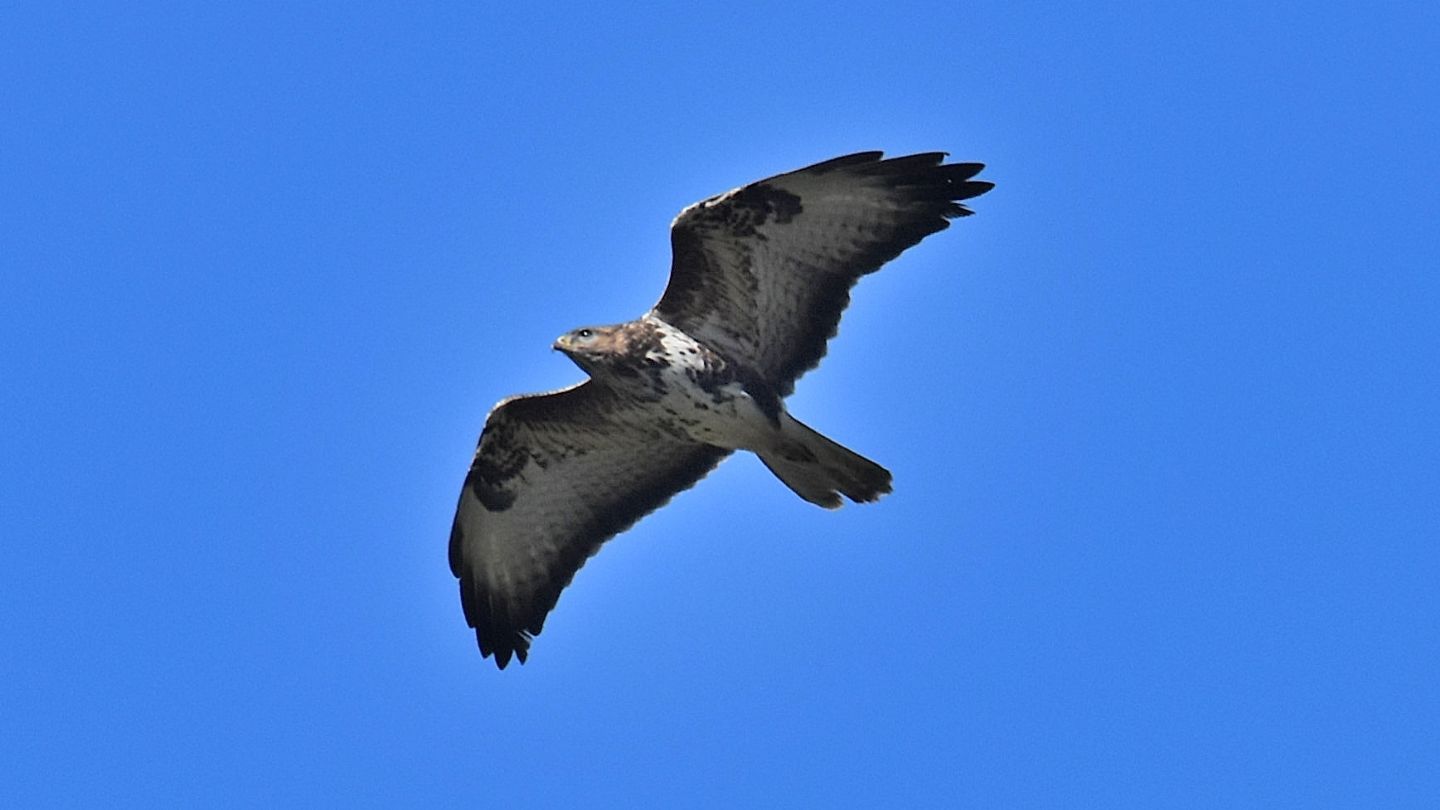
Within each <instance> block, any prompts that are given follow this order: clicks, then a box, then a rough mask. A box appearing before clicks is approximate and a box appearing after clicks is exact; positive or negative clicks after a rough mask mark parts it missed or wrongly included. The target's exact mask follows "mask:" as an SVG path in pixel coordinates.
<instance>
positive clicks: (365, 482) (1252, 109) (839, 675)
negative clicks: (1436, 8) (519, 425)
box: [0, 0, 1440, 807]
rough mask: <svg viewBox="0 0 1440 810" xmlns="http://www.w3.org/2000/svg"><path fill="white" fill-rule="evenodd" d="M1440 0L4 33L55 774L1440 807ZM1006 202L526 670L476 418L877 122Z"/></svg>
mask: <svg viewBox="0 0 1440 810" xmlns="http://www.w3.org/2000/svg"><path fill="white" fill-rule="evenodd" d="M1437 52H1440V16H1437V15H1436V14H1434V13H1433V10H1430V9H1428V8H1427V7H1426V4H1422V3H1409V4H1406V3H1394V4H1338V3H1332V4H1326V3H1318V4H1314V3H1305V4H1302V3H1271V4H1255V3H1238V2H1237V3H1229V2H1213V0H1211V1H1209V2H1178V3H1164V4H1161V3H1137V2H1092V3H1085V4H1071V5H1068V6H1060V5H1058V4H1055V5H1052V4H1030V3H987V2H976V3H965V4H956V3H904V2H901V3H898V4H892V5H890V6H887V7H885V8H883V9H881V8H880V7H878V6H872V5H869V4H867V5H863V6H851V5H844V4H838V5H837V4H807V3H790V4H783V5H777V4H750V3H744V2H731V3H725V4H698V5H682V4H636V5H635V6H633V7H629V8H620V7H603V8H602V7H601V6H599V5H595V6H588V5H587V6H579V5H566V4H549V5H543V6H535V7H531V8H529V9H528V10H523V11H521V10H515V9H507V10H495V9H494V8H493V5H492V4H482V3H475V2H468V3H458V2H457V3H420V4H416V3H392V4H376V3H355V4H318V5H309V4H279V3H265V4H248V5H244V6H242V7H233V6H229V5H223V4H209V5H206V4H183V3H154V2H145V1H144V0H141V1H140V2H133V3H126V4H123V5H122V4H103V5H102V4H96V5H87V4H83V3H80V4H70V5H68V6H62V5H61V4H41V3H28V4H18V5H16V4H11V5H9V6H7V8H6V9H5V10H4V11H0V75H4V76H5V77H6V78H5V80H4V81H3V83H0V108H3V111H4V112H3V115H0V178H3V187H4V199H5V201H6V202H5V205H4V209H5V210H4V212H3V213H0V222H3V233H4V237H3V240H4V245H3V248H0V265H3V268H4V293H3V296H0V346H3V351H0V414H3V415H4V419H3V420H0V483H3V487H0V538H3V542H0V615H3V617H4V619H3V622H0V649H3V654H0V727H3V728H4V729H5V731H4V733H3V734H0V797H7V799H8V800H7V802H6V803H7V805H10V806H17V807H18V806H65V805H69V806H87V807H88V806H127V805H130V806H157V805H159V806H166V805H170V806H174V805H177V804H178V805H191V806H200V805H205V806H212V805H214V806H224V805H239V806H317V805H319V806H422V805H427V804H428V805H433V806H461V805H463V806H475V805H477V804H479V805H481V806H499V807H505V806H515V805H517V804H519V803H521V802H525V803H527V804H533V805H537V806H580V805H585V806H626V807H633V806H666V805H669V806H674V805H675V803H676V802H681V801H683V804H684V805H689V806H708V805H714V806H795V807H815V806H830V807H839V806H871V807H873V806H942V805H959V806H975V807H1027V806H1029V807H1055V806H1105V807H1117V806H1138V807H1155V806H1211V807H1220V806H1223V807H1233V806H1257V807H1258V806H1265V807H1273V806H1323V805H1329V804H1334V805H1349V806H1390V807H1395V806H1407V805H1408V806H1434V802H1435V801H1436V800H1437V794H1440V777H1437V776H1436V774H1437V773H1440V768H1436V763H1437V761H1440V698H1437V692H1436V689H1435V679H1436V671H1437V663H1440V630H1437V627H1440V596H1437V587H1436V583H1437V581H1440V551H1437V548H1436V539H1437V536H1440V507H1437V502H1440V472H1437V460H1440V428H1437V420H1436V418H1435V403H1436V399H1437V395H1440V373H1437V347H1440V328H1437V325H1436V324H1437V320H1440V284H1437V281H1436V271H1437V268H1440V240H1437V237H1436V233H1437V225H1436V221H1437V214H1440V204H1437V203H1440V191H1437V188H1440V183H1437V180H1440V159H1437V150H1436V139H1435V133H1436V131H1437V121H1440V102H1437V95H1436V93H1435V88H1436V87H1437V86H1440V58H1437V57H1436V55H1435V54H1436V53H1437ZM875 148H878V149H885V150H887V151H889V152H892V153H905V152H910V151H925V150H936V149H939V150H946V151H949V152H951V153H952V155H953V157H954V159H957V160H979V161H983V162H986V163H988V164H989V165H990V168H989V169H988V170H987V171H986V174H985V177H986V178H987V179H989V180H992V181H994V182H995V183H996V184H997V188H996V190H995V191H993V192H992V193H991V194H989V195H987V196H985V197H983V198H981V199H979V200H976V201H975V208H976V210H977V212H978V215H977V216H975V217H972V218H969V219H967V220H965V221H962V222H958V223H956V225H955V227H953V228H952V229H950V230H949V231H947V232H945V233H943V234H940V235H938V236H936V237H934V238H932V239H930V240H928V241H927V242H925V243H924V244H923V245H921V246H920V247H918V248H916V249H914V250H912V251H911V252H909V253H907V254H906V255H905V256H904V257H902V259H901V260H899V261H897V262H896V263H895V264H893V265H891V266H889V267H887V269H886V270H885V271H884V272H882V273H880V274H878V275H876V276H873V277H870V278H868V279H866V280H865V281H864V282H862V283H861V285H860V286H859V288H858V289H857V290H856V295H855V303H854V306H853V307H852V308H851V310H850V312H849V313H848V314H847V317H846V319H845V321H844V322H843V324H842V328H841V333H840V336H839V338H838V339H837V340H836V341H835V342H834V343H833V344H832V346H831V354H830V357H829V358H827V360H826V361H825V363H824V364H823V365H822V366H821V368H820V369H819V370H818V371H816V372H814V373H813V374H812V375H810V376H808V377H806V378H805V380H804V381H803V382H802V383H801V385H800V386H799V389H798V391H797V392H796V394H795V396H794V397H793V398H792V399H791V400H790V405H791V408H792V410H793V411H794V412H795V413H797V414H798V415H800V416H801V417H802V418H803V419H805V420H806V421H807V422H809V423H811V424H812V425H814V426H816V427H817V428H819V429H821V430H823V431H824V432H826V433H827V434H829V435H831V436H833V437H834V438H836V439H837V440H839V441H842V442H843V443H845V444H847V445H849V446H851V447H853V448H855V449H856V450H858V451H860V452H862V453H864V454H866V455H868V456H870V457H872V458H874V459H876V460H877V461H879V462H881V463H883V464H885V465H886V466H887V467H889V468H890V469H891V470H892V471H893V472H894V474H895V479H896V481H895V492H894V494H893V495H891V496H889V497H887V498H886V499H885V500H883V501H882V502H880V503H879V504H876V505H872V506H865V507H847V508H845V509H841V510H839V511H838V512H836V513H827V512H824V511H822V510H819V509H816V508H814V507H812V506H810V505H808V504H805V503H803V502H801V501H800V500H799V499H797V498H795V497H794V496H793V495H792V494H791V493H789V492H788V491H787V490H786V489H785V488H784V487H782V486H781V485H779V484H778V483H777V482H776V481H775V480H773V479H772V478H771V476H770V475H769V474H768V473H767V472H766V471H765V470H764V469H763V468H762V467H761V466H760V465H759V464H758V463H757V462H756V461H755V460H754V459H753V458H749V457H737V458H735V459H732V460H731V461H728V462H727V463H726V464H724V465H723V466H722V467H721V468H720V469H719V470H718V471H717V472H716V473H714V474H713V475H712V476H711V477H710V478H708V479H707V480H706V481H704V482H703V483H702V485H701V486H699V487H697V488H696V489H695V490H693V491H691V492H688V493H686V494H684V495H682V496H680V497H679V498H677V499H676V500H675V501H674V502H673V503H672V504H671V505H670V506H668V507H667V508H666V509H664V510H663V511H661V512H659V513H657V514H655V515H652V516H651V517H649V518H647V519H646V520H644V521H642V522H641V523H640V524H639V525H638V526H636V527H635V528H634V529H633V530H631V531H630V532H628V533H626V534H624V535H622V536H621V537H620V538H618V539H616V540H615V541H612V543H611V544H609V545H608V546H606V548H605V550H604V551H603V552H602V553H601V554H600V555H599V556H598V557H596V558H595V559H594V560H592V561H591V562H590V564H589V565H587V566H586V568H585V569H584V570H583V571H582V572H581V573H580V575H579V576H578V578H577V579H576V582H575V584H574V585H573V586H572V587H571V588H570V589H569V590H568V591H567V592H566V593H565V594H564V596H563V597H562V599H561V601H560V604H559V606H558V608H557V610H556V611H555V612H554V613H553V614H552V615H551V617H550V621H549V623H548V624H547V627H546V630H545V633H544V634H543V635H542V636H540V637H539V638H538V639H537V641H536V643H535V647H534V650H533V655H532V657H531V660H530V663H529V664H527V665H526V666H524V667H513V666H512V667H511V668H510V669H508V670H506V671H505V672H499V671H497V670H496V669H495V668H494V666H493V665H492V664H491V663H490V662H488V661H482V660H481V658H480V656H479V653H478V652H477V650H476V649H475V646H474V639H473V636H472V635H471V633H470V632H469V631H468V630H467V629H466V628H465V626H464V622H463V619H462V617H461V615H460V609H459V605H458V599H457V596H456V590H455V586H454V583H453V580H452V579H451V576H450V573H449V571H448V569H447V566H446V558H445V544H446V540H447V536H448V530H449V524H450V519H451V516H452V513H453V508H454V504H455V497H456V494H457V492H458V488H459V485H460V481H461V478H462V476H463V474H464V471H465V469H466V467H467V465H468V463H469V459H470V455H471V453H472V451H473V448H474V442H475V439H476V436H477V434H478V432H479V429H480V426H481V424H482V421H483V419H484V416H485V413H486V411H487V410H488V409H489V407H490V406H491V405H492V404H493V403H494V402H495V401H496V400H498V399H500V398H501V397H503V396H506V395H509V394H511V393H516V392H522V391H534V390H541V389H545V388H550V387H555V386H559V385H564V384H567V383H569V382H572V381H574V380H576V379H578V378H579V372H578V370H577V369H575V368H574V367H573V366H572V365H571V364H570V363H569V362H568V361H566V360H565V359H564V358H563V357H560V356H558V355H555V354H554V353H552V352H551V351H550V350H549V345H550V341H551V340H552V339H553V338H554V337H555V336H556V335H558V334H560V333H561V332H563V331H566V330H568V329H570V328H572V327H574V326H577V325H582V324H588V323H595V322H608V321H615V320H622V319H626V318H630V317H633V316H635V315H638V314H639V313H641V312H643V311H644V310H645V309H646V308H648V307H649V306H650V304H652V303H653V302H654V300H655V299H656V298H657V297H658V296H659V293H660V290H661V289H662V287H663V285H664V280H665V274H666V272H667V268H668V263H669V255H668V251H669V247H668V241H667V231H666V226H667V224H668V223H669V220H670V218H671V217H672V216H673V215H674V214H675V213H676V212H677V211H679V209H680V208H681V207H683V206H684V205H686V204H688V203H690V202H693V201H695V200H698V199H700V198H702V197H704V196H708V195H710V194H714V193H717V192H720V191H724V190H726V189H728V188H730V187H732V186H734V185H737V184H739V183H742V182H745V181H749V180H753V179H758V178H760V177H763V176H766V175H768V174H772V173H776V172H780V171H784V170H787V169H791V168H795V167H798V166H801V165H805V164H807V163H810V162H814V161H817V160H821V159H825V158H829V157H833V156H835V155H839V154H843V153H846V152H851V151H857V150H861V149H875Z"/></svg>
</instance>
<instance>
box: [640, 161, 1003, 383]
mask: <svg viewBox="0 0 1440 810" xmlns="http://www.w3.org/2000/svg"><path fill="white" fill-rule="evenodd" d="M882 157H883V156H882V154H881V153H880V152H862V153H859V154H854V155H848V156H846V157H840V158H835V159H833V160H827V161H825V162H824V163H817V164H815V165H814V166H809V167H807V168H804V169H799V170H797V171H793V172H789V173H787V174H781V175H777V176H775V177H771V178H769V179H767V180H761V181H759V182H755V183H751V184H749V185H747V186H742V187H740V188H737V189H735V190H734V191H730V192H728V193H725V194H721V195H719V196H717V197H712V198H710V199H708V200H705V201H703V202H699V203H696V204H695V205H692V206H690V207H688V208H686V209H685V210H684V211H681V212H680V215H679V216H678V217H676V219H675V222H674V223H673V224H672V225H671V227H670V241H671V249H672V251H673V254H674V255H673V260H672V264H671V268H670V282H669V284H668V286H667V287H666V288H665V294H664V295H663V296H662V297H661V299H660V302H659V303H658V304H656V305H655V310H654V311H655V313H656V314H657V315H659V316H660V317H661V318H662V319H664V320H665V321H666V322H668V323H670V324H672V325H674V326H676V327H679V328H680V329H681V330H682V331H684V332H686V333H687V334H689V335H690V336H692V337H695V338H697V339H699V340H701V341H702V342H706V343H708V344H710V345H711V346H713V347H715V348H718V349H721V350H722V351H724V352H725V353H726V354H727V355H728V356H729V357H730V358H731V359H733V360H736V361H738V362H740V363H742V364H745V365H747V366H749V367H750V368H751V369H753V370H754V371H755V372H757V373H758V374H759V375H760V376H761V377H762V378H764V379H765V380H767V381H768V382H769V383H771V384H772V385H774V387H775V389H776V391H777V393H779V394H780V395H781V396H784V395H786V394H789V393H790V392H791V390H792V389H793V387H794V382H795V380H796V379H797V378H798V377H799V376H800V375H801V374H803V373H805V372H806V371H808V370H809V369H811V368H814V367H815V365H816V364H817V363H819V362H820V358H821V357H824V355H825V345H826V342H827V341H829V339H830V338H831V337H833V336H834V335H835V330H836V327H837V326H838V324H839V322H840V313H841V312H843V311H844V309H845V307H846V306H847V305H848V304H849V302H850V288H851V287H853V286H854V285H855V282H856V281H857V280H859V278H860V277H861V276H863V275H865V274H866V273H871V272H874V271H875V270H877V269H879V268H880V266H881V265H882V264H884V263H885V262H888V261H890V260H891V259H893V258H895V257H896V256H898V255H900V253H901V251H903V250H905V249H906V248H908V247H910V246H912V245H914V244H916V243H917V242H919V241H920V240H921V239H924V238H925V237H926V236H929V235H930V234H932V233H935V232H936V231H939V230H943V229H944V228H946V227H948V226H949V224H950V223H949V220H950V219H952V218H954V217H961V216H965V215H967V214H970V213H971V211H970V210H969V209H968V208H966V207H965V206H963V205H961V204H960V203H959V202H958V201H959V200H965V199H969V198H971V197H976V196H979V195H981V194H984V193H985V192H986V191H989V190H990V189H991V188H992V184H991V183H987V182H984V181H979V180H972V179H971V178H972V177H974V176H975V175H976V174H978V173H979V172H980V170H981V168H983V166H982V164H979V163H952V164H949V165H942V163H941V161H943V160H944V158H945V154H944V153H943V152H929V153H925V154H919V155H909V156H906V157H899V158H891V159H889V160H883V159H882Z"/></svg>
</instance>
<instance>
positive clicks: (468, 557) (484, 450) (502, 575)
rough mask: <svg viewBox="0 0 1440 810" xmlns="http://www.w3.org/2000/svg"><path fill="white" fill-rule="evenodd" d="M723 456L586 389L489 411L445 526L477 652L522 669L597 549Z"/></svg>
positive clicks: (600, 390) (527, 398)
mask: <svg viewBox="0 0 1440 810" xmlns="http://www.w3.org/2000/svg"><path fill="white" fill-rule="evenodd" d="M728 454H729V451H728V450H724V449H721V448H718V447H712V446H710V445H705V444H698V443H696V442H693V441H690V440H688V439H684V438H681V437H679V436H675V435H671V434H669V433H667V432H665V431H664V430H663V429H662V428H661V427H660V426H659V425H657V423H656V422H655V421H654V419H653V417H651V416H649V415H648V414H646V413H645V412H644V411H642V410H640V409H639V408H638V407H637V406H635V405H632V404H629V403H628V402H625V401H621V400H618V399H616V398H614V397H613V396H611V395H609V394H608V393H606V392H605V390H604V389H603V388H600V387H599V386H596V385H594V384H593V383H589V382H585V383H581V384H579V385H577V386H573V387H571V388H567V389H564V390H562V391H556V392H554V393H549V394H538V395H533V396H523V397H514V398H511V399H508V400H506V401H504V402H501V403H500V404H499V405H497V406H496V407H495V409H494V410H493V411H491V413H490V416H489V418H487V419H486V421H485V429H484V431H483V432H482V433H481V435H480V445H479V447H478V448H477V449H476V451H475V461H474V463H473V465H472V466H471V468H470V474H469V475H468V476H466V478H465V486H464V488H463V489H462V490H461V492H460V503H459V506H458V507H456V510H455V523H454V525H453V526H452V528H451V530H450V570H451V572H453V573H454V574H455V576H456V577H459V579H460V601H461V604H462V606H463V607H464V610H465V620H466V621H467V622H469V624H470V626H471V627H473V628H475V637H476V639H477V641H478V642H479V644H480V652H481V653H482V654H484V655H485V656H487V657H488V656H491V655H494V656H495V663H496V664H497V665H499V667H500V668H501V669H504V668H505V665H506V664H508V663H510V658H511V656H512V655H513V656H515V657H516V658H519V659H520V662H521V663H524V662H525V657H526V655H527V653H528V651H529V649H530V639H531V637H532V636H534V635H536V634H538V633H539V632H540V630H541V628H542V627H543V626H544V624H545V616H546V614H548V613H549V612H550V610H551V609H552V608H553V607H555V602H556V600H558V599H559V598H560V591H561V590H562V589H564V587H565V586H566V585H568V584H570V580H571V579H572V578H573V577H574V576H575V572H576V571H578V570H579V569H580V566H582V565H584V564H585V561H586V560H587V559H588V558H589V557H590V556H591V555H593V554H595V552H597V551H599V549H600V545H601V544H602V543H604V542H605V541H606V540H608V539H610V538H611V537H614V536H615V535H616V534H617V533H619V532H622V531H624V530H625V529H627V528H629V527H630V526H631V525H632V524H633V523H635V521H637V520H639V519H640V518H641V517H643V516H644V515H646V514H647V513H649V512H651V511H653V510H655V509H657V508H659V507H660V506H661V505H662V504H664V503H665V502H666V501H668V500H670V498H671V497H673V496H674V495H675V494H676V493H678V492H680V491H681V490H684V489H688V488H689V487H691V486H693V485H694V484H695V482H696V481H699V480H700V479H701V478H702V477H704V476H705V474H706V473H708V472H710V470H712V469H714V468H715V465H716V464H719V463H720V460H721V459H723V458H725V456H726V455H728Z"/></svg>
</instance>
